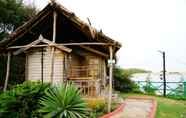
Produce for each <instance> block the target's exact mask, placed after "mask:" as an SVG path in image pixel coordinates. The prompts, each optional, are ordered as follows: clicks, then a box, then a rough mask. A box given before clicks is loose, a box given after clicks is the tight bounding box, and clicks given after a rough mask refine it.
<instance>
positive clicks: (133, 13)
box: [25, 0, 186, 72]
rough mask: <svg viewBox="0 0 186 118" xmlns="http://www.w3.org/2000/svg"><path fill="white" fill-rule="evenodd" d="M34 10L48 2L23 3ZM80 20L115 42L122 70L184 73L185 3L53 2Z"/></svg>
mask: <svg viewBox="0 0 186 118" xmlns="http://www.w3.org/2000/svg"><path fill="white" fill-rule="evenodd" d="M25 1H27V2H26V3H33V1H34V4H35V5H36V6H37V7H38V9H42V8H44V7H45V6H46V5H47V3H48V2H49V0H25ZM57 1H58V2H59V3H61V4H62V5H63V6H65V7H66V8H67V9H69V10H70V11H72V12H74V13H75V14H76V16H78V17H79V18H80V19H81V20H83V21H85V22H87V23H88V21H87V17H88V18H89V19H90V21H91V24H92V26H93V27H95V28H96V29H98V30H100V29H102V31H103V33H105V34H106V35H108V36H109V37H111V38H113V39H114V40H116V41H119V42H120V43H121V44H122V48H121V49H120V50H119V51H118V52H117V56H118V63H117V65H119V66H120V67H123V68H143V69H147V70H152V71H155V72H159V71H161V70H162V54H161V53H159V52H158V50H162V51H165V53H166V70H167V71H177V72H178V71H180V72H186V0H57Z"/></svg>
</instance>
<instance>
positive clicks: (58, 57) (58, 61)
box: [27, 47, 64, 84]
mask: <svg viewBox="0 0 186 118" xmlns="http://www.w3.org/2000/svg"><path fill="white" fill-rule="evenodd" d="M50 54H51V49H50V48H48V47H47V48H45V49H44V55H43V80H44V82H50V70H51V58H50ZM41 55H42V53H41V49H34V50H33V49H32V50H30V51H29V52H28V53H27V59H28V60H27V79H28V80H34V81H37V80H41ZM63 57H64V54H63V52H62V51H60V50H58V49H56V50H55V53H54V73H53V74H54V76H53V77H54V79H53V83H54V84H55V83H62V81H63Z"/></svg>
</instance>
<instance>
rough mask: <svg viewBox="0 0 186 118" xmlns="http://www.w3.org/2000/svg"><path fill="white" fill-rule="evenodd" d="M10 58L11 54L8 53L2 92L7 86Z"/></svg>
mask: <svg viewBox="0 0 186 118" xmlns="http://www.w3.org/2000/svg"><path fill="white" fill-rule="evenodd" d="M10 57H11V53H10V52H8V59H7V67H6V78H5V84H4V88H3V91H6V89H7V85H8V79H9V73H10Z"/></svg>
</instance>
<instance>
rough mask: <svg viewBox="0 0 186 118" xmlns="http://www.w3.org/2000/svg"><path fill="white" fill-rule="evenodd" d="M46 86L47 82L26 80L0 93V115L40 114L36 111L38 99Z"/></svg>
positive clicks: (19, 117) (16, 117)
mask: <svg viewBox="0 0 186 118" xmlns="http://www.w3.org/2000/svg"><path fill="white" fill-rule="evenodd" d="M48 86H49V85H48V84H41V83H39V82H29V81H28V82H24V83H23V84H19V85H17V86H15V87H14V88H13V89H11V90H8V91H6V92H4V93H2V94H0V101H1V102H0V117H3V118H32V117H39V116H40V114H39V112H37V109H38V108H39V105H38V101H39V99H40V98H41V97H42V96H43V95H44V91H45V89H46V88H47V87H48Z"/></svg>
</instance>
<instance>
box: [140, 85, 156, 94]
mask: <svg viewBox="0 0 186 118" xmlns="http://www.w3.org/2000/svg"><path fill="white" fill-rule="evenodd" d="M143 89H144V92H145V93H147V94H151V95H155V94H156V93H155V92H156V90H157V89H156V88H155V87H153V86H152V84H151V83H150V82H147V84H146V85H145V86H143Z"/></svg>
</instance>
